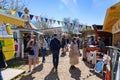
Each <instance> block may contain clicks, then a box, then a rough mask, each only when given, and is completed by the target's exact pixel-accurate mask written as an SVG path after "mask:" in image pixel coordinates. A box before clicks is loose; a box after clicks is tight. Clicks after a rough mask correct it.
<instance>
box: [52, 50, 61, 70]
mask: <svg viewBox="0 0 120 80" xmlns="http://www.w3.org/2000/svg"><path fill="white" fill-rule="evenodd" d="M52 54H53V66H54V68H56V69H57V67H58V63H59V51H54V52H52Z"/></svg>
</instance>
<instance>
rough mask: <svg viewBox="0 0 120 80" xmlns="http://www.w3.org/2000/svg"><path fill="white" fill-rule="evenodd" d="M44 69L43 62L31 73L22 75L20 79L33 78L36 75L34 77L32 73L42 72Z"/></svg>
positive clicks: (30, 79)
mask: <svg viewBox="0 0 120 80" xmlns="http://www.w3.org/2000/svg"><path fill="white" fill-rule="evenodd" d="M42 69H43V64H40V65H39V66H37V67H36V68H34V69H33V71H32V72H31V73H29V74H28V75H25V76H22V78H21V79H20V80H33V79H34V78H35V77H33V76H32V74H34V73H36V72H40V71H41V70H42Z"/></svg>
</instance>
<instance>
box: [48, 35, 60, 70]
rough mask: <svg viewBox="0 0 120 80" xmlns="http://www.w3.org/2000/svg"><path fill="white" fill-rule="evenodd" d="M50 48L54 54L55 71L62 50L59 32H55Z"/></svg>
mask: <svg viewBox="0 0 120 80" xmlns="http://www.w3.org/2000/svg"><path fill="white" fill-rule="evenodd" d="M50 49H51V52H52V55H53V66H54V70H55V72H57V67H58V63H59V51H60V41H59V40H58V39H57V34H54V38H53V39H52V40H51V42H50Z"/></svg>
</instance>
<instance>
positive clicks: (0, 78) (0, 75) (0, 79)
mask: <svg viewBox="0 0 120 80" xmlns="http://www.w3.org/2000/svg"><path fill="white" fill-rule="evenodd" d="M1 72H2V71H1V69H0V80H3V77H2V73H1Z"/></svg>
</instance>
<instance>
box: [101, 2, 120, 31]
mask: <svg viewBox="0 0 120 80" xmlns="http://www.w3.org/2000/svg"><path fill="white" fill-rule="evenodd" d="M119 19H120V2H118V3H116V4H115V5H113V6H111V7H110V8H108V10H107V13H106V17H105V20H104V25H103V31H106V32H110V33H112V27H113V25H114V24H115V23H116V22H117V21H118V20H119Z"/></svg>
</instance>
